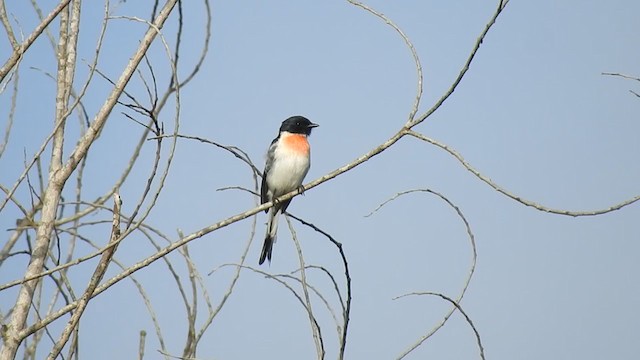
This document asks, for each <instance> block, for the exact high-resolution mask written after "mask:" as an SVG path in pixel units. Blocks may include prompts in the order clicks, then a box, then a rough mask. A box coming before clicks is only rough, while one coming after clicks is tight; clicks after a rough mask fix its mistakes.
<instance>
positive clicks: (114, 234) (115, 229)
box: [47, 192, 122, 360]
mask: <svg viewBox="0 0 640 360" xmlns="http://www.w3.org/2000/svg"><path fill="white" fill-rule="evenodd" d="M121 205H122V200H121V199H120V195H119V194H118V192H116V193H115V194H113V224H112V228H111V237H110V239H109V244H114V243H116V242H117V241H118V239H119V238H120V207H121ZM117 245H118V244H115V245H114V246H112V247H110V248H108V249H107V250H106V251H105V252H104V253H102V257H101V258H100V261H99V262H98V266H96V270H95V271H94V272H93V275H92V276H91V280H90V281H89V285H88V286H87V288H86V290H85V291H84V294H82V297H80V299H79V300H78V306H77V307H76V311H75V312H74V313H73V315H72V316H71V319H70V320H69V322H68V323H67V326H66V327H65V329H64V331H63V332H62V335H61V336H60V339H59V340H58V342H56V344H55V346H54V347H53V349H52V350H51V352H50V353H49V356H48V357H47V360H55V358H56V357H58V355H59V354H60V351H62V348H64V345H65V344H66V343H67V341H68V340H69V337H70V336H71V333H72V332H73V331H74V330H75V329H76V327H77V326H78V322H80V317H81V316H82V314H83V313H84V310H85V309H86V308H87V305H88V304H89V300H91V295H93V292H94V290H95V289H96V287H98V284H99V283H100V281H101V280H102V278H103V277H104V273H105V272H106V271H107V267H109V263H110V262H111V258H113V254H114V253H115V252H116V249H117V248H118V246H117Z"/></svg>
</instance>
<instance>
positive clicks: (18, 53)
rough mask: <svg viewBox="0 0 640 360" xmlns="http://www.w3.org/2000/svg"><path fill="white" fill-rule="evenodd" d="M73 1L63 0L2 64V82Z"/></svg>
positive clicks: (0, 73)
mask: <svg viewBox="0 0 640 360" xmlns="http://www.w3.org/2000/svg"><path fill="white" fill-rule="evenodd" d="M70 2H71V0H62V1H61V2H60V3H59V4H58V5H57V6H56V7H55V8H54V9H53V10H52V11H51V13H49V15H47V17H46V18H45V19H44V20H43V21H42V22H41V23H40V24H39V25H38V26H37V27H36V28H35V29H34V30H33V32H32V33H31V35H29V37H28V38H27V40H25V41H24V42H23V43H22V44H20V46H19V47H18V48H17V49H15V50H14V51H13V53H12V54H11V56H10V57H9V59H7V61H6V62H5V63H4V65H2V67H1V68H0V83H2V81H3V80H4V78H5V76H7V74H8V73H9V71H11V69H13V67H14V66H15V65H16V64H17V63H18V61H19V59H20V57H22V55H23V54H24V53H25V52H26V51H27V50H28V49H29V47H30V46H31V45H32V44H33V42H34V41H36V39H37V38H38V37H39V36H40V34H42V32H43V31H44V29H45V28H46V27H47V26H49V24H50V23H51V21H53V19H55V18H56V16H58V14H60V12H61V11H62V10H63V9H64V8H65V7H66V6H67V5H68V4H69V3H70Z"/></svg>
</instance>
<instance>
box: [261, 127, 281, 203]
mask: <svg viewBox="0 0 640 360" xmlns="http://www.w3.org/2000/svg"><path fill="white" fill-rule="evenodd" d="M279 138H280V136H279V135H278V137H276V138H275V139H273V141H272V142H271V145H270V146H269V151H268V152H267V162H266V164H265V165H264V172H262V185H261V186H260V203H261V204H264V203H267V202H269V201H271V199H269V197H268V196H267V190H268V189H267V174H268V173H269V170H271V165H272V164H273V159H274V156H275V151H276V147H275V144H276V143H277V142H278V139H279ZM264 212H269V209H266V210H265V211H264Z"/></svg>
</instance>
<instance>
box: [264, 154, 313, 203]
mask: <svg viewBox="0 0 640 360" xmlns="http://www.w3.org/2000/svg"><path fill="white" fill-rule="evenodd" d="M273 155H274V162H273V165H272V168H271V169H270V170H269V174H268V176H267V184H268V188H269V190H270V191H269V192H270V193H271V194H269V195H271V196H275V197H278V196H280V195H284V194H286V193H288V192H291V191H293V190H295V189H297V188H298V187H300V185H302V182H303V180H304V177H305V176H306V175H307V172H308V171H309V166H310V163H309V156H308V155H303V154H299V153H296V152H293V151H287V150H286V149H283V147H282V146H278V147H277V149H276V151H275V153H274V154H273Z"/></svg>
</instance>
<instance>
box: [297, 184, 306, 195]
mask: <svg viewBox="0 0 640 360" xmlns="http://www.w3.org/2000/svg"><path fill="white" fill-rule="evenodd" d="M304 190H305V188H304V185H300V186H298V191H299V192H300V194H301V195H304Z"/></svg>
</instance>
